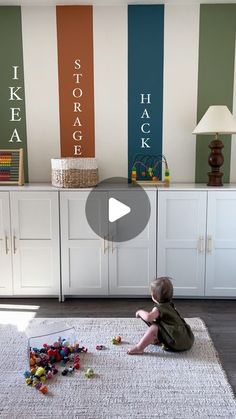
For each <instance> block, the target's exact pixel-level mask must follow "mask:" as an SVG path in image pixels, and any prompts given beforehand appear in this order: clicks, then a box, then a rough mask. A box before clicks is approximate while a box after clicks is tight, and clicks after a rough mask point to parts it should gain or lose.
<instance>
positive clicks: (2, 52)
mask: <svg viewBox="0 0 236 419" xmlns="http://www.w3.org/2000/svg"><path fill="white" fill-rule="evenodd" d="M12 66H19V68H18V77H19V80H12V78H13V68H12ZM0 75H1V76H0V132H1V135H0V148H9V149H14V148H23V149H24V174H25V180H26V181H28V162H27V139H26V117H25V94H24V72H23V47H22V27H21V8H20V7H18V6H9V7H8V6H1V7H0ZM32 77H33V75H32ZM35 83H37V80H35ZM10 86H17V87H18V86H21V87H22V88H21V89H20V90H19V91H18V92H17V95H18V96H19V97H20V98H22V99H23V100H21V101H18V100H13V101H9V99H10V89H9V87H10ZM35 106H37V104H35ZM14 107H15V108H20V112H19V117H20V118H21V121H10V119H11V110H10V108H14ZM15 119H19V118H17V117H15ZM14 129H17V133H18V135H19V138H20V140H21V141H22V142H15V141H14V142H13V143H9V140H10V139H11V137H12V134H13V132H14Z"/></svg>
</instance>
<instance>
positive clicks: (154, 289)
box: [151, 276, 173, 303]
mask: <svg viewBox="0 0 236 419" xmlns="http://www.w3.org/2000/svg"><path fill="white" fill-rule="evenodd" d="M151 294H152V296H153V297H154V299H155V300H156V301H158V302H159V303H166V302H168V301H170V300H171V299H172V297H173V285H172V282H171V280H170V278H168V277H167V276H161V277H160V278H156V279H154V281H152V283H151Z"/></svg>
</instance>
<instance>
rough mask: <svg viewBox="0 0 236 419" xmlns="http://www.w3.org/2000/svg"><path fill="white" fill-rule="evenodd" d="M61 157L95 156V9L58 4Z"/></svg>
mask: <svg viewBox="0 0 236 419" xmlns="http://www.w3.org/2000/svg"><path fill="white" fill-rule="evenodd" d="M57 40H58V72H59V105H60V131H61V156H62V157H76V156H78V157H94V153H95V145H94V81H93V8H92V6H57Z"/></svg>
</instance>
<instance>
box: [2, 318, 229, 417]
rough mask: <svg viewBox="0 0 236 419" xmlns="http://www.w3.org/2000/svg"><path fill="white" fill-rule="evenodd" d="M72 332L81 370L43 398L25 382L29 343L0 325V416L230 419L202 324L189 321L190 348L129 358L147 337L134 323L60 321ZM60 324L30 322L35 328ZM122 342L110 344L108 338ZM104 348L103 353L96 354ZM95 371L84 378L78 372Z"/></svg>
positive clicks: (56, 382)
mask: <svg viewBox="0 0 236 419" xmlns="http://www.w3.org/2000/svg"><path fill="white" fill-rule="evenodd" d="M63 321H64V324H65V326H67V325H68V326H74V327H75V329H76V332H77V334H78V338H79V342H80V345H83V346H86V347H88V353H84V354H81V369H80V370H79V371H77V372H75V373H74V374H73V375H72V376H70V377H68V376H66V377H63V376H62V375H61V374H58V375H57V376H56V377H55V378H54V379H52V380H51V381H48V382H47V383H48V387H49V393H48V394H47V395H42V394H41V393H40V392H39V391H37V390H35V389H34V388H32V387H28V386H26V384H25V383H24V377H23V372H24V370H25V369H27V355H26V349H27V336H26V334H25V333H24V332H19V331H18V330H17V328H16V327H15V326H12V325H1V326H0V351H1V357H0V364H1V367H0V371H1V379H0V382H1V385H0V417H3V418H9V419H10V418H11V419H12V418H17V419H23V418H27V419H31V418H45V419H46V418H47V419H48V418H59V419H60V418H65V417H66V418H70V419H72V418H78V419H111V418H120V419H126V418H130V419H136V418H139V419H145V418H146V419H151V418H168V419H171V418H176V419H177V418H178V419H182V418H187V419H190V418H200V419H203V418H224V419H226V418H236V405H235V399H234V396H233V393H232V390H231V387H230V385H229V384H228V382H227V379H226V376H225V373H224V371H223V369H222V367H221V365H220V363H219V361H218V359H217V355H216V352H215V349H214V346H213V343H212V341H211V339H210V337H209V335H208V332H207V329H206V327H205V325H204V324H203V322H202V321H201V320H200V319H198V318H196V319H187V322H188V323H189V324H190V325H191V327H192V329H193V331H194V334H195V337H196V341H195V344H194V346H193V348H192V349H191V350H190V351H189V352H185V353H170V352H164V351H163V350H162V349H161V348H160V347H158V346H154V345H150V346H149V347H148V348H147V349H146V353H145V354H144V355H132V356H131V355H127V354H126V351H127V348H128V347H129V346H130V345H132V344H134V343H136V342H137V341H138V339H139V338H140V337H141V336H142V334H143V332H144V331H145V330H146V326H145V324H144V323H143V322H142V321H140V320H139V319H124V318H122V319H114V318H112V319H97V318H96V319H87V318H85V319H84V318H79V319H78V318H74V319H69V320H68V319H64V320H63ZM52 322H53V323H56V322H60V325H61V319H60V320H57V319H50V320H49V319H48V320H42V319H34V320H32V323H31V325H32V326H33V327H35V328H36V329H37V328H38V327H39V326H40V324H43V325H44V326H48V327H49V328H50V325H51V324H52ZM118 334H119V335H120V336H121V337H122V344H121V345H113V344H112V343H111V339H112V337H113V336H114V335H118ZM97 344H103V345H105V346H106V349H105V350H102V351H97V350H96V345H97ZM88 367H91V368H93V369H94V372H95V376H94V377H93V378H91V379H87V378H86V377H85V376H84V372H85V371H86V369H87V368H88Z"/></svg>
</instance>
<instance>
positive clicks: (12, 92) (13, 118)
mask: <svg viewBox="0 0 236 419" xmlns="http://www.w3.org/2000/svg"><path fill="white" fill-rule="evenodd" d="M12 69H13V77H12V80H19V77H18V69H19V66H17V65H13V66H12ZM12 84H14V83H12ZM21 89H22V86H9V101H10V102H20V101H22V100H23V99H22V97H20V95H21V93H22V91H21ZM20 112H21V108H20V107H19V105H17V107H16V106H14V107H13V106H12V107H10V122H13V123H14V124H15V122H19V121H21V116H20ZM13 142H16V143H21V142H22V141H21V139H20V136H19V133H18V130H17V128H14V129H13V132H12V135H11V138H10V140H9V143H13Z"/></svg>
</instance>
